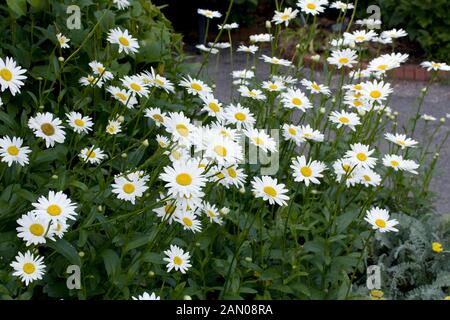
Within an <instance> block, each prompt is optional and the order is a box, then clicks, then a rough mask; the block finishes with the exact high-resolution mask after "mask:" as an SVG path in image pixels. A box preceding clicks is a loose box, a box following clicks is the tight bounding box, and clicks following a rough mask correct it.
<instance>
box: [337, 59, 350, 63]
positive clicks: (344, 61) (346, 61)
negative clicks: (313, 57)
mask: <svg viewBox="0 0 450 320" xmlns="http://www.w3.org/2000/svg"><path fill="white" fill-rule="evenodd" d="M349 61H350V60H348V58H340V59H339V63H340V64H346V63H348V62H349Z"/></svg>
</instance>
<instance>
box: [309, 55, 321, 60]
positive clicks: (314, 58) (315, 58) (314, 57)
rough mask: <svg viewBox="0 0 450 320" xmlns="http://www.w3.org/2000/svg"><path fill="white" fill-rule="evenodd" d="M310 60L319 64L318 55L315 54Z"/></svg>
mask: <svg viewBox="0 0 450 320" xmlns="http://www.w3.org/2000/svg"><path fill="white" fill-rule="evenodd" d="M311 60H312V61H314V62H319V61H320V55H318V54H315V55H313V56H312V57H311Z"/></svg>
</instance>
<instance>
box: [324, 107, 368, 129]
mask: <svg viewBox="0 0 450 320" xmlns="http://www.w3.org/2000/svg"><path fill="white" fill-rule="evenodd" d="M329 118H330V121H331V122H333V123H336V124H337V127H338V128H340V127H342V126H346V127H349V128H350V129H351V130H353V131H355V130H356V129H355V126H357V125H360V124H361V121H360V120H359V117H358V115H357V114H356V113H353V112H346V111H344V110H342V111H340V112H338V111H333V112H331V115H330V117H329Z"/></svg>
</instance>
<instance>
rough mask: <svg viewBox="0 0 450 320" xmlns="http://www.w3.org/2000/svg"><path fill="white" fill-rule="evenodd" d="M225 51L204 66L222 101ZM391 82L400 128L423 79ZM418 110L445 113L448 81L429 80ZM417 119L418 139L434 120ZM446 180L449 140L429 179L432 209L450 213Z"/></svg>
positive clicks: (265, 70) (227, 68)
mask: <svg viewBox="0 0 450 320" xmlns="http://www.w3.org/2000/svg"><path fill="white" fill-rule="evenodd" d="M228 52H229V51H228V50H224V51H222V53H221V55H220V58H219V61H218V63H216V62H217V58H216V57H215V56H212V58H211V60H210V64H209V66H208V68H207V70H206V71H207V77H209V78H210V80H212V81H214V82H215V83H216V86H217V87H216V89H215V95H216V97H217V98H218V99H219V100H221V101H225V102H227V101H229V100H230V96H231V81H230V73H231V70H232V68H231V63H230V58H229V54H228ZM269 55H270V54H269ZM193 59H194V61H202V57H201V56H200V55H198V56H194V58H193ZM233 67H234V68H233V70H241V69H245V67H246V59H245V55H244V54H237V55H234V61H233ZM268 74H269V67H268V64H266V63H263V62H261V61H259V62H258V63H257V68H256V77H257V78H258V79H262V80H265V79H267V75H268ZM305 75H309V70H305ZM321 78H322V79H323V76H322V74H320V73H316V75H315V79H316V80H317V81H319V82H320V81H321ZM336 82H337V81H336ZM392 84H393V85H394V93H393V94H392V97H391V102H390V104H389V106H390V107H391V108H392V109H393V110H394V111H398V112H399V116H398V123H399V128H401V126H402V124H406V123H407V121H408V119H410V118H411V117H412V116H414V115H415V112H416V110H417V97H418V96H419V94H420V90H421V89H422V88H423V87H425V86H426V83H423V82H409V81H398V80H395V81H393V82H392ZM422 113H426V114H429V115H432V116H434V117H436V118H437V119H439V118H441V117H445V116H446V114H447V113H450V85H448V84H433V85H432V86H431V87H430V89H429V92H428V94H427V96H426V98H425V103H424V105H423V108H422ZM419 123H420V124H419ZM419 123H418V126H417V129H416V135H415V136H416V139H417V140H419V141H420V140H421V139H420V134H421V133H422V132H423V130H424V129H425V130H427V131H429V130H433V128H434V127H435V126H436V124H437V122H435V123H432V124H430V125H429V126H428V128H424V126H423V121H419ZM449 129H450V119H447V122H446V123H445V124H444V127H443V128H442V129H441V130H440V133H439V134H437V135H436V139H435V140H436V141H441V140H442V138H443V137H444V136H445V133H446V132H447V130H449ZM448 181H450V141H448V142H447V143H446V145H445V146H444V147H443V148H442V150H441V152H440V157H439V162H438V165H437V170H436V172H435V175H434V177H433V180H432V181H431V190H432V191H434V192H436V193H437V199H436V203H435V205H436V210H437V212H438V213H440V214H450V197H449V195H448V192H449V184H448Z"/></svg>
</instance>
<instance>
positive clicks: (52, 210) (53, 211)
mask: <svg viewBox="0 0 450 320" xmlns="http://www.w3.org/2000/svg"><path fill="white" fill-rule="evenodd" d="M61 212H62V209H61V207H60V206H58V205H57V204H51V205H49V206H48V207H47V213H48V214H49V215H51V216H53V217H55V216H59V215H60V214H61Z"/></svg>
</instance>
